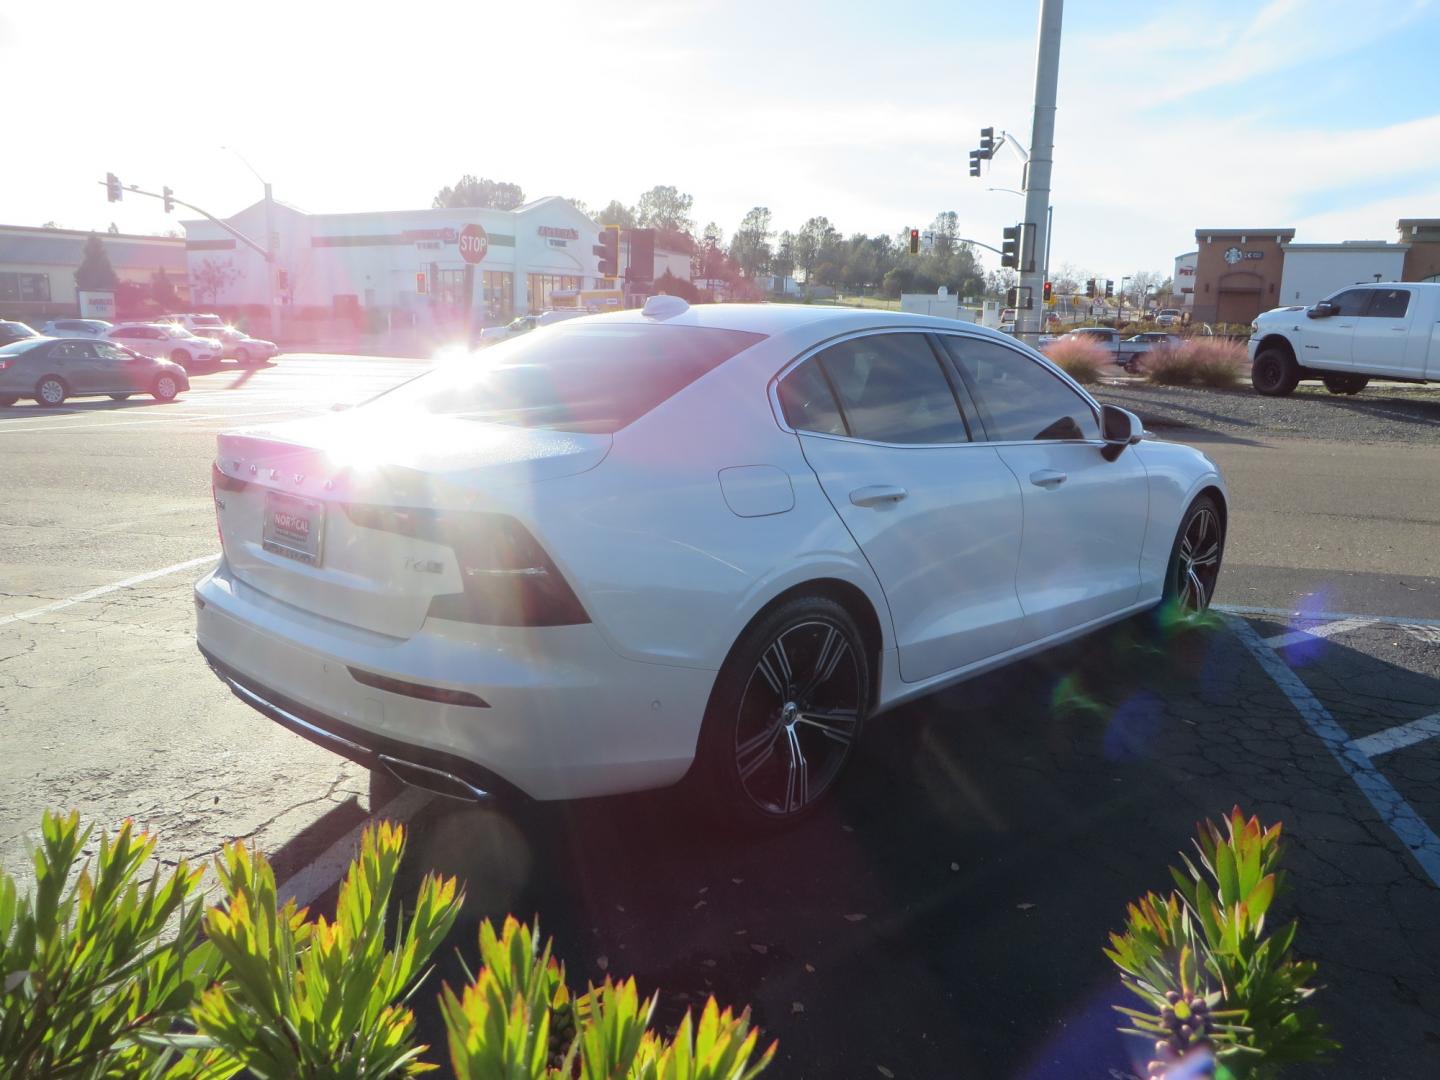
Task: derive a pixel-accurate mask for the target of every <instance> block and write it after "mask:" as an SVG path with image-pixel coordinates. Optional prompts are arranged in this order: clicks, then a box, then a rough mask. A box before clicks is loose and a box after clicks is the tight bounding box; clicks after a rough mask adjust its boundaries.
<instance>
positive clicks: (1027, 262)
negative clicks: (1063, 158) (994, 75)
mask: <svg viewBox="0 0 1440 1080" xmlns="http://www.w3.org/2000/svg"><path fill="white" fill-rule="evenodd" d="M1064 9H1065V0H1040V30H1039V44H1038V47H1037V50H1036V56H1035V117H1034V123H1033V127H1032V128H1031V132H1030V162H1029V165H1028V166H1027V167H1026V170H1025V184H1024V187H1025V221H1026V229H1025V232H1026V234H1027V235H1026V238H1025V243H1024V245H1023V248H1024V250H1022V251H1021V253H1020V255H1021V263H1020V295H1021V296H1027V295H1028V296H1029V297H1031V303H1032V305H1035V298H1036V297H1039V296H1042V295H1043V293H1044V284H1045V268H1044V260H1045V258H1046V252H1047V251H1048V250H1049V246H1050V228H1049V225H1050V222H1049V213H1048V210H1049V206H1050V168H1051V166H1052V165H1053V164H1054V157H1055V97H1056V87H1057V84H1058V83H1059V81H1060V23H1061V19H1062V16H1063V13H1064ZM1027 290H1028V291H1027ZM1043 310H1044V304H1043V302H1042V303H1040V304H1038V305H1035V306H1032V307H1031V308H1030V309H1029V310H1028V311H1027V310H1023V309H1022V310H1020V311H1017V312H1016V313H1015V317H1016V327H1015V329H1016V330H1017V331H1019V333H1020V335H1021V336H1022V337H1023V336H1025V335H1027V334H1028V335H1036V334H1039V332H1040V329H1041V327H1042V326H1043V325H1044V314H1043Z"/></svg>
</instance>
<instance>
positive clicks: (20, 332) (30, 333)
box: [0, 319, 40, 345]
mask: <svg viewBox="0 0 1440 1080" xmlns="http://www.w3.org/2000/svg"><path fill="white" fill-rule="evenodd" d="M39 336H40V335H39V334H37V333H35V331H34V330H33V329H31V328H30V327H29V326H26V325H25V324H24V323H23V322H6V321H5V320H3V319H0V345H9V344H10V343H11V342H12V341H24V340H25V339H26V338H37V337H39Z"/></svg>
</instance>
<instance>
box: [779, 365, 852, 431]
mask: <svg viewBox="0 0 1440 1080" xmlns="http://www.w3.org/2000/svg"><path fill="white" fill-rule="evenodd" d="M779 393H780V409H781V411H782V412H784V414H785V422H786V423H788V424H789V425H790V426H791V427H792V428H794V429H795V430H796V431H818V432H820V433H822V434H824V435H844V434H845V420H844V418H843V417H842V416H841V415H840V408H839V406H838V405H836V404H835V395H834V394H833V393H831V392H830V384H829V383H828V382H827V381H826V380H825V372H823V371H821V370H820V361H819V360H818V359H816V358H814V357H812V358H811V359H809V360H806V361H805V363H803V364H801V365H800V366H799V367H797V368H796V369H795V370H794V371H792V372H791V373H790V374H789V375H786V376H785V378H784V379H782V380H781V382H780V387H779Z"/></svg>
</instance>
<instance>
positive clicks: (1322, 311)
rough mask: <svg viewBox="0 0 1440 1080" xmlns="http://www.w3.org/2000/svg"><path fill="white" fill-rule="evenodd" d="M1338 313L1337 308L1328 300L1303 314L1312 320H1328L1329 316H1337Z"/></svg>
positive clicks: (1322, 301)
mask: <svg viewBox="0 0 1440 1080" xmlns="http://www.w3.org/2000/svg"><path fill="white" fill-rule="evenodd" d="M1339 311H1340V309H1339V308H1337V307H1336V306H1335V305H1334V304H1332V303H1331V302H1330V301H1329V300H1321V301H1320V302H1319V303H1318V304H1316V305H1315V306H1314V307H1312V308H1311V309H1310V310H1309V311H1307V312H1305V314H1306V315H1308V316H1310V318H1312V319H1328V318H1329V317H1330V316H1331V315H1335V314H1338V313H1339Z"/></svg>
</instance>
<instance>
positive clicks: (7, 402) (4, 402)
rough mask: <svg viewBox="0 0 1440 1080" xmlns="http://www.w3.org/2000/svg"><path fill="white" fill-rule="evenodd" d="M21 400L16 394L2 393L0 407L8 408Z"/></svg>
mask: <svg viewBox="0 0 1440 1080" xmlns="http://www.w3.org/2000/svg"><path fill="white" fill-rule="evenodd" d="M19 400H20V399H19V398H18V397H16V396H15V395H14V394H0V409H8V408H9V407H10V406H11V405H14V404H15V403H16V402H17V401H19Z"/></svg>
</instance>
